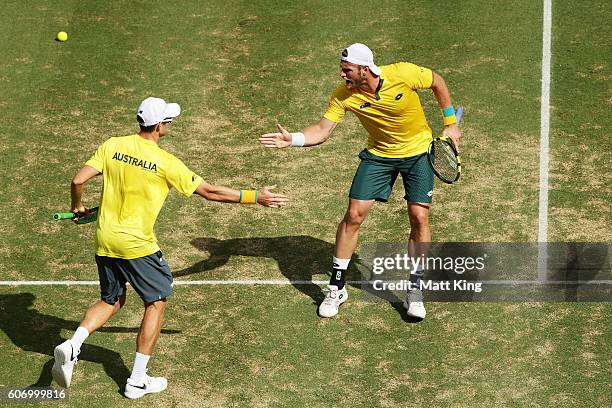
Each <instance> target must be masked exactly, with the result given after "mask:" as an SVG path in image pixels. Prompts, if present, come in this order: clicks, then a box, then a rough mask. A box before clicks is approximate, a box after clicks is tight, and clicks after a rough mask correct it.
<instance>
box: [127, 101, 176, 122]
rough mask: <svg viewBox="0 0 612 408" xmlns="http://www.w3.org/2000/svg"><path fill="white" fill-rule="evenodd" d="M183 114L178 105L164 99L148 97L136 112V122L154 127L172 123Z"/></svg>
mask: <svg viewBox="0 0 612 408" xmlns="http://www.w3.org/2000/svg"><path fill="white" fill-rule="evenodd" d="M180 114H181V107H180V106H179V104H178V103H166V101H164V100H163V99H160V98H153V97H148V98H147V99H145V100H144V101H142V102H141V103H140V106H139V107H138V110H137V111H136V120H137V121H138V123H140V124H141V125H142V126H153V125H156V124H158V123H159V122H172V118H176V117H177V116H178V115H180Z"/></svg>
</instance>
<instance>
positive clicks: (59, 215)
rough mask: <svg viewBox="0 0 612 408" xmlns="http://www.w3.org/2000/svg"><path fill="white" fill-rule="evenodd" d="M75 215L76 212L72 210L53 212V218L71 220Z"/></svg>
mask: <svg viewBox="0 0 612 408" xmlns="http://www.w3.org/2000/svg"><path fill="white" fill-rule="evenodd" d="M74 217H76V214H75V213H73V212H56V213H54V214H53V219H54V220H71V219H73V218H74Z"/></svg>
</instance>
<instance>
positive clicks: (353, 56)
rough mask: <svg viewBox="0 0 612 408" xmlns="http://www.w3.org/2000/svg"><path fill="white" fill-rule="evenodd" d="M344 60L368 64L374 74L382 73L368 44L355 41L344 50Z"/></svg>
mask: <svg viewBox="0 0 612 408" xmlns="http://www.w3.org/2000/svg"><path fill="white" fill-rule="evenodd" d="M340 59H341V60H342V61H347V62H352V63H353V64H357V65H366V66H367V67H369V68H370V71H372V73H373V74H374V75H380V73H381V70H380V68H378V67H377V66H376V64H374V55H373V54H372V50H370V49H369V48H368V46H367V45H365V44H361V43H355V44H352V45H350V46H348V47H347V48H345V49H344V50H343V51H342V56H341V57H340Z"/></svg>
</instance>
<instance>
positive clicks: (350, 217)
mask: <svg viewBox="0 0 612 408" xmlns="http://www.w3.org/2000/svg"><path fill="white" fill-rule="evenodd" d="M365 217H366V213H365V212H363V211H359V210H356V209H349V210H348V211H347V212H346V215H345V216H344V222H346V224H348V225H350V226H353V227H359V226H360V225H361V224H362V223H363V221H364V220H365Z"/></svg>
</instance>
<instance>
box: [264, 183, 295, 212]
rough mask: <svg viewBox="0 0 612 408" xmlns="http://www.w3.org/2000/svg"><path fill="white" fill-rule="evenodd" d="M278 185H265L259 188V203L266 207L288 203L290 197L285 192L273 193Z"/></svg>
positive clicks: (278, 206)
mask: <svg viewBox="0 0 612 408" xmlns="http://www.w3.org/2000/svg"><path fill="white" fill-rule="evenodd" d="M275 188H276V186H270V187H264V188H262V189H261V190H259V196H258V198H257V203H259V204H261V205H263V206H264V207H272V208H280V207H284V206H286V205H287V203H288V202H289V199H288V198H287V196H285V195H283V194H276V193H273V192H272V191H271V190H272V189H275Z"/></svg>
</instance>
